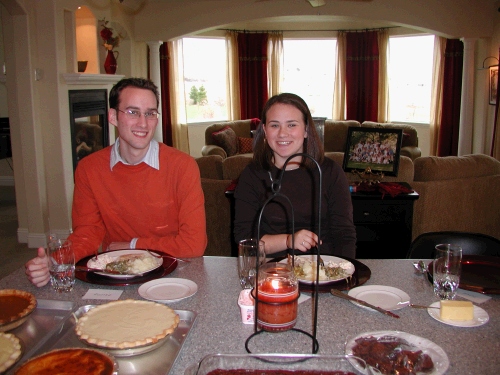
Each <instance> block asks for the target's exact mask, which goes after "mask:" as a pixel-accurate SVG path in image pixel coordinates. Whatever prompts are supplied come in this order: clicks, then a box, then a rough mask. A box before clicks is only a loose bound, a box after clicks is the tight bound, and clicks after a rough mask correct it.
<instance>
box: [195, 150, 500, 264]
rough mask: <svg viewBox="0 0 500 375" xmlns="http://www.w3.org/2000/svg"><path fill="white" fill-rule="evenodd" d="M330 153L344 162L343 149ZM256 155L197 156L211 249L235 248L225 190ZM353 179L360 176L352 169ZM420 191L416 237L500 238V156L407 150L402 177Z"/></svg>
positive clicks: (212, 251) (223, 252) (211, 251)
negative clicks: (429, 234) (415, 154)
mask: <svg viewBox="0 0 500 375" xmlns="http://www.w3.org/2000/svg"><path fill="white" fill-rule="evenodd" d="M326 156H327V157H330V158H332V159H333V160H334V161H335V162H337V163H339V164H340V165H342V160H343V153H341V152H329V153H326ZM250 161H251V156H249V155H236V156H232V157H228V158H225V159H224V158H222V157H221V156H220V155H212V156H203V157H200V158H197V159H196V162H197V163H198V166H199V168H200V173H201V177H202V180H201V183H202V187H203V191H204V193H205V208H206V215H207V233H208V246H207V249H206V251H205V254H206V255H219V256H230V255H231V251H232V248H233V238H232V213H231V202H230V199H229V198H228V197H227V196H226V194H225V192H226V190H227V189H228V188H229V187H230V185H231V184H232V183H233V182H234V181H235V180H237V178H238V176H239V175H240V173H241V171H242V170H243V169H244V168H245V166H246V165H247V164H248V163H249V162H250ZM347 177H348V179H349V180H350V181H358V180H359V178H358V177H357V176H355V175H353V174H351V173H347ZM384 181H389V182H390V181H399V182H407V183H409V184H410V185H411V186H412V188H413V189H414V190H415V191H416V192H417V193H418V194H419V198H418V199H417V200H416V201H415V203H414V213H413V232H412V238H413V239H414V238H416V237H417V236H418V235H419V234H421V233H426V232H434V231H449V230H455V231H467V232H475V233H483V234H487V235H490V236H493V237H495V238H499V239H500V189H499V187H500V161H498V160H496V159H494V158H492V157H489V156H487V155H483V154H474V155H467V156H460V157H457V156H449V157H433V156H429V157H420V158H417V159H415V160H414V161H412V160H411V158H409V157H406V156H402V157H401V160H400V165H399V174H398V176H397V177H394V176H387V177H385V178H384Z"/></svg>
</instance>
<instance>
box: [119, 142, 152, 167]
mask: <svg viewBox="0 0 500 375" xmlns="http://www.w3.org/2000/svg"><path fill="white" fill-rule="evenodd" d="M118 162H122V163H123V164H125V165H131V164H129V163H127V162H126V161H125V160H124V159H123V158H122V157H121V156H120V138H117V139H116V142H115V144H114V145H113V147H112V148H111V158H110V160H109V167H110V169H111V170H113V167H114V166H115V165H116V163H118ZM142 162H144V163H146V164H147V165H149V166H150V167H151V168H154V169H157V170H160V146H159V144H158V141H157V140H155V139H152V140H151V142H150V143H149V148H148V152H146V155H144V158H142V160H140V161H139V162H138V163H136V164H140V163H142Z"/></svg>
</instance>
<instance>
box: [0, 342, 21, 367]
mask: <svg viewBox="0 0 500 375" xmlns="http://www.w3.org/2000/svg"><path fill="white" fill-rule="evenodd" d="M10 335H12V336H14V337H15V338H17V340H18V342H19V346H20V347H21V348H20V353H19V355H18V356H17V358H16V359H15V360H14V361H12V363H11V364H9V365H8V366H6V367H5V368H4V369H3V371H2V365H5V362H4V363H0V374H4V373H6V372H7V371H9V370H10V369H11V368H12V367H13V366H14V365H15V364H16V363H18V362H19V360H20V359H21V358H22V357H23V355H24V351H25V345H24V341H23V340H21V338H20V337H19V336H16V335H14V334H13V333H10Z"/></svg>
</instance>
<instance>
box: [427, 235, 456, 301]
mask: <svg viewBox="0 0 500 375" xmlns="http://www.w3.org/2000/svg"><path fill="white" fill-rule="evenodd" d="M435 249H436V252H435V255H434V263H433V279H434V294H435V295H436V296H437V297H439V299H454V298H455V295H456V294H457V289H458V284H459V283H460V273H461V271H462V263H461V262H462V248H461V247H460V246H458V245H453V244H439V245H436V248H435Z"/></svg>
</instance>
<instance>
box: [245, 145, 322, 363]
mask: <svg viewBox="0 0 500 375" xmlns="http://www.w3.org/2000/svg"><path fill="white" fill-rule="evenodd" d="M297 156H302V157H307V158H309V159H311V160H312V161H314V163H315V164H316V167H317V168H318V171H319V195H318V233H317V235H318V238H321V200H322V182H323V176H322V172H321V168H320V166H319V164H318V162H317V161H316V160H315V159H314V158H313V157H312V156H310V155H308V154H305V153H299V154H294V155H292V156H290V157H289V158H288V159H287V160H286V161H285V164H284V165H283V167H282V170H281V172H280V173H279V175H278V178H277V180H273V179H272V178H271V190H272V193H273V194H272V195H271V197H269V198H268V199H267V200H266V201H265V202H264V205H263V206H262V208H261V210H260V213H259V220H258V227H257V239H260V225H261V220H262V214H263V212H264V209H265V208H266V206H267V204H268V203H269V202H271V201H273V200H274V199H275V198H276V197H282V198H284V199H285V200H286V201H287V202H288V204H289V205H290V208H291V213H292V233H295V217H294V210H293V205H292V203H291V201H290V199H289V198H288V197H287V196H285V195H284V194H281V193H280V190H281V182H282V179H283V175H284V172H285V170H286V166H287V164H288V162H289V161H290V160H291V159H293V158H294V157H297ZM320 243H321V241H318V244H317V246H316V254H315V255H316V283H315V286H314V291H313V296H312V297H313V300H314V318H313V319H314V320H313V331H312V333H309V332H306V331H303V330H301V329H298V328H290V329H287V330H286V331H290V330H291V331H296V332H299V333H301V334H304V335H306V336H309V337H310V338H311V340H312V354H316V353H317V352H318V350H319V343H318V340H317V339H316V333H317V324H318V296H319V294H318V284H319V265H320V254H321V252H320ZM291 250H292V272H293V269H294V266H295V238H294V236H293V235H292V249H291ZM255 269H256V280H255V286H257V285H258V276H259V257H256V265H255ZM253 291H254V294H253V297H254V299H255V311H254V333H253V334H252V335H250V336H249V337H248V338H247V340H246V342H245V348H246V350H247V352H248V353H251V351H250V349H249V343H250V341H251V339H252V338H254V337H255V336H257V335H259V334H260V333H262V332H263V331H266V330H265V329H260V330H259V324H258V315H259V302H261V303H266V304H269V302H264V301H261V300H259V288H258V287H254V289H253ZM299 296H300V292H299V295H298V296H297V299H298V298H299ZM293 301H295V300H293ZM284 303H290V301H288V302H284ZM275 304H280V303H275ZM283 331H284V330H283ZM278 333H279V332H275V334H278Z"/></svg>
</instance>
